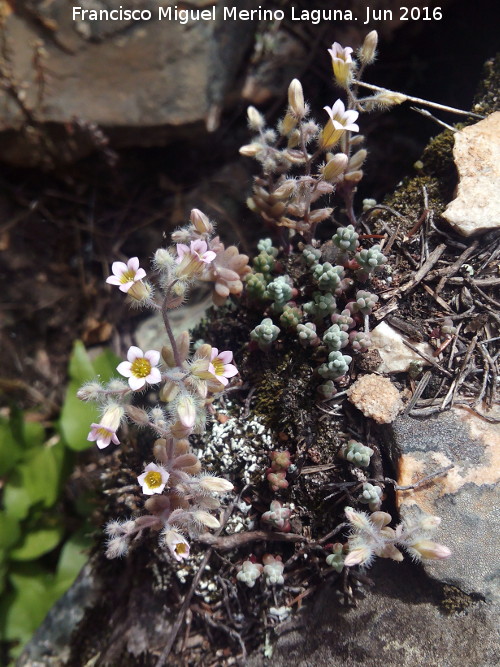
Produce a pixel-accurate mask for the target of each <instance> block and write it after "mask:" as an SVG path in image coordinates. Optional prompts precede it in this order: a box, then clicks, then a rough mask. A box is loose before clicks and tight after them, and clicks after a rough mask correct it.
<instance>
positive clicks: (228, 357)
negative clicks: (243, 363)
mask: <svg viewBox="0 0 500 667" xmlns="http://www.w3.org/2000/svg"><path fill="white" fill-rule="evenodd" d="M232 360H233V353H232V352H231V351H230V350H226V351H225V352H219V350H218V349H217V348H216V347H213V348H212V353H211V355H210V366H209V367H208V370H209V371H210V373H212V374H213V375H215V377H216V378H217V380H219V382H220V383H221V384H223V385H224V386H226V385H227V383H228V382H229V380H228V378H232V377H234V376H235V375H237V374H238V369H237V368H236V366H234V365H233V364H232V363H231V361H232Z"/></svg>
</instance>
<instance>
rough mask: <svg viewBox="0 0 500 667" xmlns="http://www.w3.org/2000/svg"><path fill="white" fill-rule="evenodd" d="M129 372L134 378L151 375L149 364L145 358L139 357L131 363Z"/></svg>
mask: <svg viewBox="0 0 500 667" xmlns="http://www.w3.org/2000/svg"><path fill="white" fill-rule="evenodd" d="M130 371H131V373H132V375H133V376H134V377H136V378H145V377H147V376H148V375H149V374H150V373H151V362H150V361H149V360H148V359H146V357H139V358H138V359H135V360H134V361H133V362H132V365H131V366H130Z"/></svg>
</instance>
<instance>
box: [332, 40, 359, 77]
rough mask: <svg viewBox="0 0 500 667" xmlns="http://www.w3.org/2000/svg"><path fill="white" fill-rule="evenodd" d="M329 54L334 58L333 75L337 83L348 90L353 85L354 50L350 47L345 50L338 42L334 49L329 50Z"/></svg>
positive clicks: (335, 43) (333, 45)
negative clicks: (352, 55)
mask: <svg viewBox="0 0 500 667" xmlns="http://www.w3.org/2000/svg"><path fill="white" fill-rule="evenodd" d="M328 53H329V54H330V55H331V57H332V66H333V74H334V76H335V80H336V82H337V83H338V85H339V86H341V87H342V88H347V87H348V85H349V84H350V83H351V72H352V68H353V62H352V58H351V53H352V48H351V47H350V46H346V47H345V48H343V47H342V46H340V44H339V43H338V42H334V43H333V44H332V48H331V49H328Z"/></svg>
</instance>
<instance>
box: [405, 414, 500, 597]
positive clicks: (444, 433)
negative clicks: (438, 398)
mask: <svg viewBox="0 0 500 667" xmlns="http://www.w3.org/2000/svg"><path fill="white" fill-rule="evenodd" d="M498 412H499V411H496V416H498ZM490 414H491V416H495V412H494V411H492V412H491V413H490ZM393 428H394V434H395V442H396V445H397V447H398V448H399V450H400V451H401V454H402V455H401V458H400V460H399V464H398V470H399V477H398V483H399V484H400V485H402V486H403V485H410V484H414V483H415V482H417V481H418V480H419V479H421V478H422V477H425V476H426V475H429V474H431V473H433V472H436V471H438V470H440V469H443V468H446V467H447V466H449V465H453V466H454V467H453V468H452V469H451V470H449V471H448V472H447V473H446V474H444V475H442V476H439V477H436V478H434V479H433V480H431V481H430V482H429V483H428V484H424V485H422V486H420V487H418V488H417V489H414V490H409V491H399V492H398V493H397V502H398V505H399V510H400V513H401V516H402V518H411V517H413V516H414V515H415V514H418V513H420V512H423V513H426V514H433V515H437V516H439V517H440V518H441V519H442V523H441V526H440V528H439V531H438V534H437V535H436V540H437V541H438V542H441V543H443V544H445V545H446V546H447V547H449V548H450V549H451V551H452V556H451V558H449V559H447V560H446V561H440V562H436V561H428V562H427V563H426V564H425V565H424V567H425V569H426V571H427V572H428V573H429V574H430V575H431V576H433V577H434V578H436V579H438V580H440V581H441V582H443V583H448V584H452V585H454V586H456V587H457V588H459V589H460V590H462V591H464V592H465V593H467V594H476V595H480V596H481V597H483V598H484V599H486V600H494V601H496V602H499V601H500V567H499V560H498V553H499V552H500V538H499V534H500V501H499V494H498V481H499V479H500V465H499V461H498V457H499V454H500V428H499V426H498V424H489V423H488V422H486V421H484V420H482V419H480V418H479V417H476V416H474V415H473V414H471V413H469V412H468V411H466V410H463V409H459V408H454V409H453V410H452V411H450V412H448V413H442V414H441V415H439V416H437V417H433V418H430V419H426V420H425V421H420V420H417V419H412V418H410V417H400V418H399V419H398V420H397V421H396V422H395V424H394V425H393Z"/></svg>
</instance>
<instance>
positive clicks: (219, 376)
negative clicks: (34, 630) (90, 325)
mask: <svg viewBox="0 0 500 667" xmlns="http://www.w3.org/2000/svg"><path fill="white" fill-rule="evenodd" d="M172 237H173V240H174V241H176V242H177V244H176V246H172V247H170V248H160V249H158V250H157V251H156V253H155V256H154V269H155V271H154V274H155V278H156V281H155V282H156V285H157V289H156V291H155V290H154V289H153V285H152V283H151V282H149V281H148V280H146V272H145V270H144V269H142V268H141V267H140V266H139V260H138V258H137V257H132V258H131V259H129V260H128V262H127V263H125V262H114V263H113V265H112V275H111V276H109V277H108V279H107V281H106V282H107V283H109V284H111V285H115V286H117V287H118V288H119V290H120V291H121V292H122V293H123V294H124V295H125V296H126V298H127V299H128V300H129V302H130V303H131V304H132V305H134V306H136V307H143V308H146V309H152V310H156V311H159V312H161V314H162V317H163V322H164V325H165V329H166V333H167V336H168V339H169V343H170V344H169V345H166V346H165V347H163V348H162V350H161V351H158V350H147V351H145V352H143V351H142V350H141V349H140V348H138V347H135V346H132V347H130V349H129V350H128V353H127V360H126V361H123V362H122V363H120V364H119V365H118V367H117V371H118V373H120V375H121V376H123V379H116V380H113V381H111V382H109V383H108V384H107V385H106V386H103V385H101V384H100V383H99V382H91V383H88V384H86V385H84V386H83V387H82V388H81V389H80V391H79V393H78V396H79V398H80V399H82V400H86V401H95V402H97V403H98V404H99V406H100V408H101V416H100V419H99V422H98V423H94V424H91V426H90V432H89V435H88V439H89V440H91V441H95V442H96V444H97V446H98V447H99V448H100V449H103V448H105V447H107V446H109V445H110V444H111V443H114V444H120V441H119V438H118V432H119V429H120V426H121V425H122V424H123V422H124V421H125V420H127V419H128V420H130V421H131V422H133V423H135V424H137V425H138V426H140V427H146V428H149V429H150V430H151V432H152V448H151V450H152V451H151V461H150V462H149V463H147V464H146V465H145V469H144V470H143V471H137V472H138V477H137V483H138V485H140V487H141V489H142V493H143V494H144V495H145V496H146V498H147V499H146V501H145V503H144V509H145V511H146V513H144V514H143V515H142V516H138V517H135V518H130V519H128V520H125V521H111V522H110V523H109V524H108V525H107V527H106V533H107V535H108V538H109V539H108V545H107V556H108V557H109V558H114V557H117V556H123V555H124V554H125V553H127V551H128V549H129V546H130V543H131V541H132V540H136V539H138V538H139V537H140V536H141V535H142V533H143V531H144V530H145V529H148V528H149V529H151V530H153V531H156V532H157V533H158V534H159V541H160V544H161V545H162V546H163V547H165V548H166V549H167V550H168V552H170V553H171V554H172V556H173V557H174V558H175V559H176V560H177V561H182V560H183V559H185V558H187V557H188V556H189V549H190V547H189V538H195V537H196V536H197V535H198V534H199V533H200V532H201V531H204V530H206V529H207V528H218V527H219V521H218V519H217V518H216V517H215V516H214V514H213V512H215V511H217V510H218V508H219V507H220V500H219V498H218V496H219V495H220V494H223V493H226V492H228V491H230V490H231V489H232V488H233V485H232V484H231V482H229V481H228V480H226V479H223V478H218V477H214V476H211V475H206V474H203V472H202V470H201V463H200V461H199V460H198V458H197V457H196V456H195V455H194V454H193V453H192V451H191V450H190V445H189V441H188V438H189V436H190V435H191V434H192V433H203V431H204V429H205V422H206V419H207V413H209V412H210V411H211V409H212V408H211V403H212V401H213V397H214V396H215V395H217V394H220V393H221V392H223V391H224V389H225V387H226V385H227V384H228V382H229V379H230V378H231V377H233V376H234V375H236V374H237V373H238V370H237V369H236V367H235V366H234V365H233V363H232V360H233V359H232V357H233V355H232V352H231V351H229V350H225V351H219V350H218V349H217V348H215V347H212V346H211V345H209V344H203V345H201V347H198V349H197V350H196V352H194V354H192V353H191V352H190V340H189V334H188V332H187V331H184V332H182V333H181V334H180V335H178V336H177V337H175V336H174V334H173V332H172V328H171V323H170V313H171V310H172V309H175V308H177V307H178V306H180V305H181V303H182V302H183V301H184V299H185V297H186V294H187V292H188V290H189V288H190V287H191V286H192V285H193V284H194V283H195V282H196V281H200V280H201V281H208V282H211V283H212V284H213V295H214V301H215V302H216V303H218V304H221V303H223V302H224V301H225V299H226V298H227V297H228V296H229V294H236V295H238V294H240V293H241V291H242V290H243V282H242V278H243V277H244V276H245V274H246V273H247V272H249V271H250V269H249V267H248V257H247V256H246V255H241V254H239V252H238V250H237V248H235V247H229V248H225V247H224V245H223V244H222V243H221V241H220V240H219V238H218V237H214V226H213V224H212V223H211V222H210V221H209V219H208V218H207V216H206V215H205V214H204V213H202V212H201V211H199V210H197V209H194V210H193V211H192V212H191V217H190V224H188V225H187V226H185V227H183V228H182V229H180V230H178V231H176V232H174V234H173V235H172ZM150 386H154V387H155V389H156V390H157V391H158V393H159V398H160V403H159V404H158V405H156V406H155V407H153V408H152V409H148V410H146V409H143V408H142V407H138V406H137V405H135V403H136V402H137V398H138V397H139V396H140V393H141V392H143V391H144V390H146V389H148V388H149V387H150ZM139 473H142V474H139Z"/></svg>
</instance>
